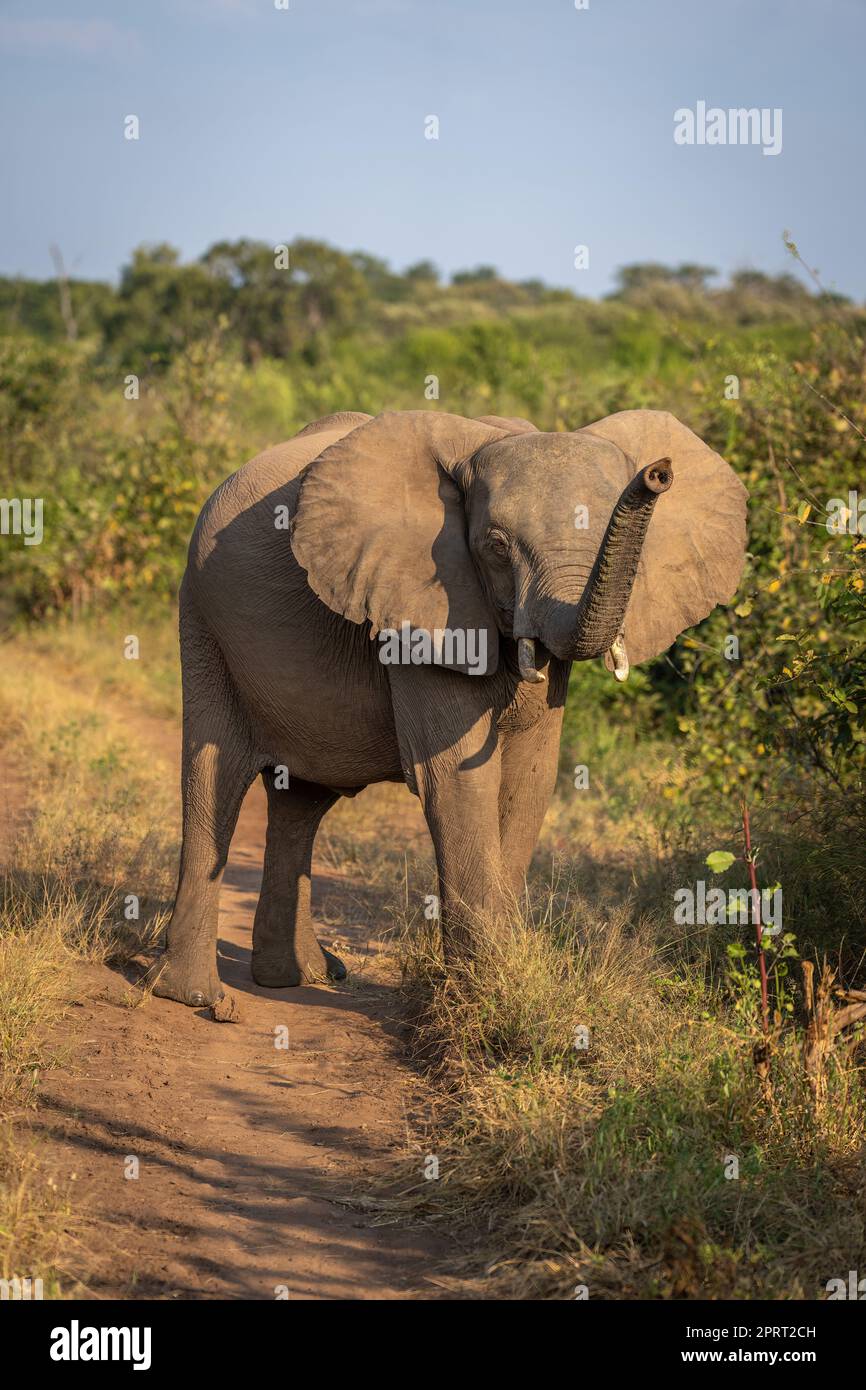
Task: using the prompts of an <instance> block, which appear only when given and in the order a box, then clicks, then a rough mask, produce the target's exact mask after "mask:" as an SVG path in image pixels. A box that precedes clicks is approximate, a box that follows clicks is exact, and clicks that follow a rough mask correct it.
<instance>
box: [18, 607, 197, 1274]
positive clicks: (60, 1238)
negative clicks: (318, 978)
mask: <svg viewBox="0 0 866 1390" xmlns="http://www.w3.org/2000/svg"><path fill="white" fill-rule="evenodd" d="M103 644H105V645H107V646H108V649H109V651H112V652H113V653H114V656H113V658H109V657H107V656H106V653H105V647H104V645H103ZM119 651H120V648H119V646H118V645H117V644H116V643H115V642H114V640H113V636H112V637H111V639H110V641H109V640H108V639H107V638H106V637H105V636H104V635H103V636H100V635H98V634H97V636H96V638H95V639H94V636H93V633H91V634H90V641H89V645H88V644H87V643H85V642H84V641H83V639H82V635H81V633H80V632H79V633H78V634H77V635H76V637H75V640H74V642H73V641H70V639H69V637H68V634H59V635H58V639H57V641H56V643H55V642H52V641H51V639H50V637H49V636H48V635H47V634H46V633H43V634H42V635H41V636H40V638H39V640H38V641H33V640H32V639H27V638H23V637H19V638H16V639H14V640H11V641H9V642H7V644H6V646H5V649H4V656H5V658H6V659H5V660H4V663H3V665H2V668H0V727H2V729H3V738H2V744H0V758H2V761H3V764H4V767H5V769H6V770H7V771H8V772H9V773H10V774H12V777H13V778H14V780H15V782H16V784H17V786H18V788H19V794H20V800H21V804H20V806H19V807H18V808H17V809H18V815H19V820H20V826H19V832H18V839H17V840H15V841H13V843H11V844H9V843H6V844H4V847H3V849H4V853H3V860H4V862H5V865H6V867H5V868H4V869H3V870H2V872H0V1270H2V1277H3V1278H12V1277H13V1276H17V1277H19V1278H27V1277H29V1278H31V1279H35V1278H41V1279H42V1280H43V1284H44V1288H45V1292H46V1295H48V1296H52V1295H57V1294H59V1293H62V1282H61V1280H60V1277H59V1275H58V1273H57V1261H58V1259H59V1257H60V1254H61V1252H62V1249H63V1244H64V1240H65V1238H66V1237H65V1234H64V1233H65V1232H66V1230H67V1229H68V1227H69V1225H70V1222H74V1212H73V1210H72V1207H71V1204H70V1201H69V1198H68V1195H67V1193H66V1192H65V1191H64V1190H62V1189H60V1188H58V1187H57V1185H56V1184H55V1181H54V1179H53V1177H52V1174H51V1171H50V1167H48V1166H47V1165H46V1162H45V1160H44V1156H43V1154H42V1152H41V1151H40V1149H39V1147H38V1145H37V1144H36V1143H35V1141H34V1140H33V1139H32V1138H31V1137H30V1135H29V1134H28V1126H27V1118H28V1114H29V1112H30V1111H31V1110H32V1107H33V1106H34V1105H35V1104H36V1101H37V1098H38V1088H39V1077H40V1074H41V1072H42V1071H43V1070H44V1069H45V1068H47V1067H51V1066H53V1065H55V1064H56V1062H57V1060H58V1057H59V1056H60V1052H59V1051H58V1049H59V1047H60V1044H59V1043H58V1034H57V1031H56V1025H57V1024H58V1023H60V1022H61V1021H62V1020H63V1019H64V1018H65V1017H66V1016H67V1014H68V1010H69V1005H70V1003H71V998H72V995H71V991H72V989H73V988H74V973H73V971H72V968H71V967H72V962H73V961H74V960H75V959H82V958H83V959H87V960H90V961H98V962H102V961H113V962H116V963H123V962H125V961H129V960H130V959H131V958H132V957H133V956H135V955H137V954H139V953H141V952H147V951H148V950H149V949H150V948H151V947H152V946H153V945H154V943H155V942H156V941H157V939H158V938H159V936H160V933H161V931H162V927H163V924H164V921H165V918H166V915H167V913H166V907H167V901H168V895H169V893H170V891H171V882H172V876H173V870H174V835H175V827H176V807H175V805H174V786H173V783H174V779H173V778H168V777H167V776H166V769H165V766H164V765H163V764H161V762H160V759H159V756H158V753H157V754H154V752H153V751H148V752H147V754H145V752H144V750H142V749H140V748H138V747H136V745H135V743H134V742H131V741H130V740H129V738H128V734H127V732H126V729H125V721H124V716H123V712H122V709H121V708H119V707H118V706H117V705H113V704H112V703H111V701H112V698H116V688H115V685H116V680H121V679H123V678H126V679H128V676H127V675H126V673H125V672H124V673H123V675H122V676H117V677H115V673H114V671H113V663H114V662H116V663H118V664H120V663H121V662H122V657H121V656H120V655H119V654H118V653H119ZM85 653H86V657H85V655H84V654H85ZM76 657H77V664H76ZM122 664H123V666H124V667H125V666H128V665H131V663H125V662H123V663H122ZM101 668H104V675H103V676H100V674H99V673H100V669H101ZM82 677H85V679H82ZM160 698H161V695H160V683H159V679H158V678H157V679H156V681H155V682H154V686H153V700H154V703H155V704H158V702H159V700H160ZM127 708H128V707H127ZM130 894H134V895H135V896H136V897H137V898H138V900H139V915H138V917H137V918H134V919H132V920H130V919H129V917H128V914H127V908H128V901H129V895H130ZM134 998H135V996H134V995H133V994H132V992H131V993H130V1002H133V1001H134Z"/></svg>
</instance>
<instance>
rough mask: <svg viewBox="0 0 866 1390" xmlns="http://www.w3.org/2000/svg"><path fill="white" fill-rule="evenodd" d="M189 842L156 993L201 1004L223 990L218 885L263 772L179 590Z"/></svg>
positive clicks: (218, 659) (223, 672)
mask: <svg viewBox="0 0 866 1390" xmlns="http://www.w3.org/2000/svg"><path fill="white" fill-rule="evenodd" d="M180 633H181V662H182V668H183V754H182V768H181V782H182V792H183V844H182V846H181V855H180V874H179V877H178V886H177V893H176V895H175V901H174V911H173V912H172V916H171V921H170V922H169V926H168V945H167V950H166V952H165V954H164V955H163V957H162V959H161V960H160V961H158V962H157V963H156V965H155V966H154V967H153V970H152V972H151V978H152V979H153V981H154V984H153V992H154V994H158V995H162V996H164V997H165V998H167V999H176V1000H178V1001H179V1002H180V1003H182V1004H188V1005H190V1006H192V1007H194V1008H199V1007H201V1006H202V1005H205V1004H212V1003H214V1001H215V1000H217V999H218V998H219V997H220V995H221V994H222V989H221V986H220V981H219V974H218V972H217V953H216V943H217V920H218V914H219V890H220V882H221V879H222V874H223V869H224V868H225V864H226V860H227V858H228V852H229V846H230V844H231V838H232V835H233V833H234V828H235V825H236V823H237V818H238V812H239V810H240V807H241V802H242V801H243V798H244V794H245V792H246V790H247V788H248V787H249V785H250V783H251V782H252V780H253V778H254V777H255V775H256V772H257V771H258V766H260V764H259V765H258V766H257V763H256V759H255V756H254V752H253V746H252V740H251V738H250V736H249V731H248V726H247V723H246V718H245V716H244V714H243V711H242V710H241V709H240V707H239V705H238V703H237V699H236V696H235V694H234V690H233V687H232V684H231V679H230V677H229V674H228V671H227V669H226V666H225V663H224V661H223V657H222V653H221V652H220V650H219V648H218V646H217V644H216V642H215V641H214V639H213V637H212V636H211V634H210V633H209V632H208V630H207V628H206V627H205V625H204V624H203V623H202V621H201V619H200V618H199V617H198V615H197V613H196V612H195V610H194V608H192V606H191V605H190V604H189V602H188V600H187V599H186V597H185V596H184V594H183V592H182V593H181V616H180Z"/></svg>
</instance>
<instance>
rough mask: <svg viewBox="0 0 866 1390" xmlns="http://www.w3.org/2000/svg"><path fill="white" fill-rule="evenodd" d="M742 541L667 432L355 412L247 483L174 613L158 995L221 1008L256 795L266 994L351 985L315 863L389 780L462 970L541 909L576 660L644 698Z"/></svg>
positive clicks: (682, 435)
mask: <svg viewBox="0 0 866 1390" xmlns="http://www.w3.org/2000/svg"><path fill="white" fill-rule="evenodd" d="M745 544H746V489H745V488H744V487H743V485H742V483H741V482H740V481H739V480H738V478H737V477H736V475H735V473H734V472H733V470H732V469H731V468H730V466H729V465H728V464H727V463H726V462H725V461H724V460H723V459H722V458H721V457H720V456H719V455H718V454H716V453H714V452H713V451H712V450H711V449H710V448H709V447H708V446H707V445H706V444H705V443H704V442H703V441H702V440H701V439H700V438H699V437H698V436H697V435H696V434H694V433H693V432H692V431H691V430H690V429H689V428H687V426H685V425H684V424H682V423H681V422H680V421H679V420H678V419H676V417H675V416H673V415H672V414H669V413H668V412H665V411H654V410H625V411H621V412H619V413H617V414H614V415H609V416H607V417H606V418H605V419H603V420H599V421H596V422H595V423H594V424H590V425H587V426H585V427H583V428H580V429H577V430H574V431H559V432H552V433H547V432H543V431H539V430H537V429H536V427H535V426H534V425H533V424H531V423H530V422H529V421H528V420H523V419H510V418H502V417H498V416H484V417H481V418H478V419H468V418H463V417H461V416H458V415H454V414H448V413H445V412H440V411H437V410H410V411H386V412H384V413H382V414H380V415H377V416H375V417H372V416H370V415H366V414H362V413H356V412H350V411H349V412H341V413H338V414H335V415H329V416H327V417H325V418H324V419H321V420H316V421H314V422H313V423H312V424H309V425H307V426H306V428H305V429H302V430H301V431H300V433H299V434H297V435H295V436H294V437H293V438H292V439H290V440H289V441H288V442H286V443H283V444H280V445H277V446H276V447H273V448H269V449H267V450H266V451H265V452H263V453H260V454H259V455H258V456H257V457H256V458H254V459H252V461H251V462H249V463H247V464H246V465H245V466H244V467H242V468H240V469H239V470H238V472H236V473H234V474H233V475H232V476H231V477H229V478H228V479H227V480H226V481H225V482H223V483H222V484H221V486H220V487H218V488H217V490H216V491H215V492H214V494H213V495H212V496H211V497H210V499H209V500H208V501H207V502H206V503H205V505H204V507H203V509H202V511H201V514H200V516H199V518H198V521H197V523H196V526H195V529H194V532H193V536H192V539H191V542H190V548H189V557H188V563H187V567H186V571H185V574H184V578H183V581H182V584H181V589H180V616H179V630H180V650H181V665H182V685H183V751H182V793H183V796H182V800H183V842H182V848H181V857H180V872H179V878H178V886H177V892H176V897H175V902H174V908H173V913H172V916H171V920H170V922H169V926H168V933H167V944H166V949H165V952H164V953H163V955H162V956H161V957H160V958H159V960H158V961H157V964H156V968H155V975H156V979H155V983H154V990H155V993H156V994H158V995H162V996H165V997H167V998H170V999H174V1000H178V1001H180V1002H182V1003H184V1004H187V1005H190V1006H195V1007H201V1006H204V1005H207V1004H213V1003H215V1002H217V1001H218V1000H219V999H220V998H221V997H222V990H221V985H220V980H219V975H218V969H217V950H216V936H217V912H218V898H219V887H220V879H221V876H222V871H223V868H224V866H225V863H226V860H227V856H228V851H229V845H230V841H231V838H232V833H233V830H234V827H235V823H236V820H237V816H238V812H239V809H240V805H241V802H242V800H243V797H244V795H245V793H246V791H247V789H248V788H249V786H250V785H251V783H252V782H253V780H254V779H255V778H256V776H258V775H261V776H262V778H263V780H264V784H265V790H266V794H267V805H268V824H267V836H266V844H265V851H264V866H263V877H262V886H261V892H260V896H259V899H258V904H257V908H256V913H255V920H254V925H253V939H252V975H253V978H254V980H255V981H256V983H257V984H259V985H261V986H266V987H274V988H278V987H283V986H295V985H300V984H312V983H316V982H324V981H326V980H328V979H342V978H344V977H345V974H346V971H345V967H344V965H343V963H342V962H341V961H340V960H339V959H338V958H337V957H336V956H333V955H332V954H331V953H330V952H328V951H326V950H324V949H323V948H322V947H321V946H320V944H319V942H318V940H317V937H316V933H315V930H314V927H313V922H312V920H311V915H310V876H311V861H312V853H313V844H314V839H315V835H316V831H317V828H318V826H319V824H320V822H321V820H322V817H323V816H324V815H325V813H326V812H327V811H328V809H329V807H331V806H332V805H334V803H335V802H336V801H337V800H338V799H339V798H340V797H343V796H355V795H356V794H357V793H358V792H359V791H361V790H362V789H363V788H364V787H366V786H368V785H370V784H372V783H378V782H404V783H405V784H406V785H407V786H408V788H409V789H410V791H411V792H412V793H413V794H414V795H415V796H417V797H418V798H419V799H420V802H421V806H422V809H423V813H424V816H425V819H426V822H427V825H428V828H429V831H430V835H431V838H432V842H433V847H434V850H435V858H436V867H437V872H438V886H439V904H440V925H441V935H442V946H443V955H444V965H445V968H446V969H448V968H452V967H453V963H454V962H455V961H457V960H459V959H460V958H461V953H463V952H467V951H469V952H471V951H472V942H473V940H477V937H476V936H475V933H477V931H478V930H479V927H478V924H479V923H484V922H491V923H492V922H495V920H496V919H497V917H498V916H501V914H502V913H503V911H505V910H506V905H507V903H508V902H509V901H510V902H512V903H513V896H511V895H515V894H521V893H522V892H523V891H524V888H525V881H526V880H525V876H526V872H527V868H528V866H529V863H530V859H531V856H532V853H533V849H534V847H535V844H536V842H537V839H538V836H539V832H540V828H541V823H542V819H543V817H544V814H545V811H546V808H547V806H548V803H549V801H550V798H551V796H552V793H553V789H554V784H555V780H556V776H557V766H558V756H559V741H560V732H561V726H562V717H563V710H564V706H565V699H566V689H567V686H568V679H569V672H570V669H571V663H572V662H574V661H588V660H593V659H596V658H601V657H603V658H604V659H605V662H606V664H607V665H608V667H609V669H610V670H611V671H612V674H613V675H614V676H615V678H617V679H619V680H623V679H625V677H626V676H627V674H628V669H629V663H630V662H642V661H647V660H649V659H650V658H652V657H654V656H656V655H658V654H660V653H662V652H664V651H665V650H666V649H667V648H668V647H669V646H670V645H671V643H672V642H673V641H674V640H675V638H676V637H677V636H678V634H679V633H681V632H682V631H684V630H685V629H687V628H689V627H691V626H693V625H694V624H696V623H699V622H700V621H701V620H702V619H703V618H705V617H706V616H707V615H708V614H709V613H710V612H711V611H712V609H713V608H714V607H715V606H716V605H717V604H720V603H722V604H723V603H727V602H729V601H730V599H731V598H732V597H733V594H734V591H735V589H736V587H737V584H738V581H739V578H740V575H741V572H742V568H743V563H744V556H745ZM386 648H387V653H386Z"/></svg>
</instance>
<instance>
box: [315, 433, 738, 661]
mask: <svg viewBox="0 0 866 1390" xmlns="http://www.w3.org/2000/svg"><path fill="white" fill-rule="evenodd" d="M745 499H746V491H745V488H744V487H743V486H742V484H741V483H740V482H739V480H738V479H737V477H736V476H735V474H734V473H733V471H732V470H731V469H730V467H729V466H728V465H727V464H726V463H725V462H724V460H723V459H722V458H720V457H719V455H718V454H715V453H713V452H712V450H711V449H709V448H708V447H707V446H706V445H705V444H704V443H703V442H702V441H701V440H700V439H699V438H698V437H697V435H695V434H693V433H692V431H691V430H690V429H688V428H687V427H686V426H685V425H683V424H681V423H680V422H679V421H678V420H677V419H676V418H675V417H674V416H673V415H670V414H668V413H667V412H664V411H652V410H631V411H622V412H620V413H619V414H617V415H610V416H607V417H606V418H605V419H604V420H600V421H598V422H597V423H596V424H593V425H589V426H587V427H586V428H584V429H581V430H577V431H575V432H572V433H554V434H544V433H540V432H539V431H538V430H536V429H535V428H534V426H532V425H530V424H529V423H528V422H527V421H523V420H502V419H499V418H498V417H485V418H484V419H482V420H467V419H463V418H462V417H459V416H456V415H448V414H440V413H434V412H428V411H407V412H393V413H391V412H389V413H386V414H383V415H379V416H377V417H376V418H375V419H373V420H371V421H369V422H368V423H366V424H362V425H361V426H360V427H359V428H357V429H355V430H353V431H352V432H351V433H350V434H348V435H346V436H345V437H344V438H343V439H341V440H339V441H338V442H337V443H335V444H333V445H331V447H330V448H328V449H326V450H325V451H324V452H323V453H322V454H321V455H320V456H319V458H317V459H315V460H314V461H313V462H312V463H311V464H310V465H309V466H308V468H307V470H306V472H305V475H304V478H303V481H302V484H301V490H300V497H299V502H298V508H297V513H296V516H295V519H294V523H293V532H292V546H293V550H294V553H295V556H296V558H297V560H298V562H299V563H300V564H301V565H302V566H303V568H304V569H305V570H306V571H307V577H308V580H309V583H310V585H311V587H312V588H313V590H314V591H315V592H316V594H317V595H318V596H319V598H320V599H322V600H323V602H324V603H326V604H327V605H328V606H329V607H330V608H332V609H334V610H335V611H336V612H337V613H340V614H342V615H343V616H344V617H346V618H348V619H350V620H351V621H353V622H357V623H360V622H363V621H365V620H367V621H369V622H370V624H371V628H372V632H371V635H373V636H375V635H376V633H378V632H380V631H382V630H384V629H396V630H399V629H400V628H401V626H402V625H403V624H406V623H408V624H409V625H410V626H411V628H412V629H415V630H417V629H422V630H424V631H426V632H428V633H432V632H434V631H437V630H438V631H442V630H445V629H448V630H451V631H463V632H466V631H469V630H475V631H477V632H481V633H483V634H484V639H485V649H486V653H487V663H486V670H487V671H488V672H491V671H493V670H495V669H496V664H497V661H498V650H499V639H500V637H502V636H505V637H507V638H513V639H514V640H515V641H516V643H517V657H518V661H519V667H520V673H521V675H522V677H523V678H524V679H525V680H528V681H540V680H543V679H544V676H543V673H542V670H541V669H539V668H543V666H544V663H545V660H546V659H547V654H548V653H553V655H554V656H557V657H559V658H561V659H563V660H576V661H582V660H586V659H588V658H591V657H597V656H602V655H605V656H606V659H607V663H608V665H609V667H610V668H611V669H612V670H613V671H614V673H615V674H616V675H617V677H618V678H620V679H624V678H625V676H626V675H627V673H628V661H629V658H630V659H631V660H632V661H638V662H639V661H644V660H646V659H648V658H649V657H652V656H656V655H658V654H659V653H660V652H663V651H665V650H666V649H667V648H668V647H669V646H670V645H671V643H672V642H673V641H674V639H675V638H676V637H677V635H678V634H679V633H680V632H682V631H683V630H684V629H686V628H688V627H691V626H693V625H694V624H695V623H697V622H700V621H701V619H702V618H705V617H706V616H707V614H708V613H710V612H711V610H712V609H713V608H714V607H715V605H716V604H717V603H724V602H727V601H728V600H729V599H730V598H731V597H732V595H733V593H734V590H735V589H736V586H737V583H738V581H739V577H740V573H741V571H742V567H743V559H744V553H745V537H746V527H745ZM437 659H442V661H443V664H449V662H448V659H447V654H445V655H444V656H442V655H441V654H440V658H437ZM450 664H452V665H454V666H455V667H456V668H457V669H462V670H468V669H470V668H469V667H467V665H466V664H465V661H464V662H461V661H460V660H459V659H455V660H453V661H452V662H451V663H450Z"/></svg>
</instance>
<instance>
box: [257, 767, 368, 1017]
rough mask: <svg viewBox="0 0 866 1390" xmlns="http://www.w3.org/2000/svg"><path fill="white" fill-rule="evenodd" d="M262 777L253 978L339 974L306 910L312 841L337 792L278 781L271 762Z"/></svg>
mask: <svg viewBox="0 0 866 1390" xmlns="http://www.w3.org/2000/svg"><path fill="white" fill-rule="evenodd" d="M262 780H263V782H264V784H265V789H266V791H267V794H268V834H267V840H266V842H265V862H264V870H263V873H262V890H261V894H260V895H259V902H258V907H257V908H256V916H255V921H254V923H253V960H252V970H253V979H254V980H255V982H256V984H259V985H265V986H268V987H270V988H272V989H279V988H281V987H285V986H293V985H306V984H315V983H317V982H321V981H324V980H326V979H328V978H330V979H338V980H339V979H344V978H345V975H346V970H345V967H344V966H343V963H342V961H340V960H338V959H337V957H336V956H333V955H331V953H330V951H324V950H323V949H322V947H321V946H320V945H319V943H318V941H317V939H316V934H315V931H314V929H313V922H312V918H311V916H310V880H311V873H312V860H313V842H314V840H315V838H316V831H317V830H318V828H319V824H320V822H321V820H322V817H323V816H324V815H325V812H326V811H328V810H329V809H330V807H331V806H333V804H334V802H335V801H337V800H338V799H339V794H338V793H337V792H335V791H333V790H331V789H330V788H328V787H321V786H319V785H318V784H317V783H315V782H303V781H292V782H290V784H289V786H288V787H278V786H276V785H275V781H274V773H273V769H272V768H269V769H267V770H266V771H265V772H263V773H262Z"/></svg>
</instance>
